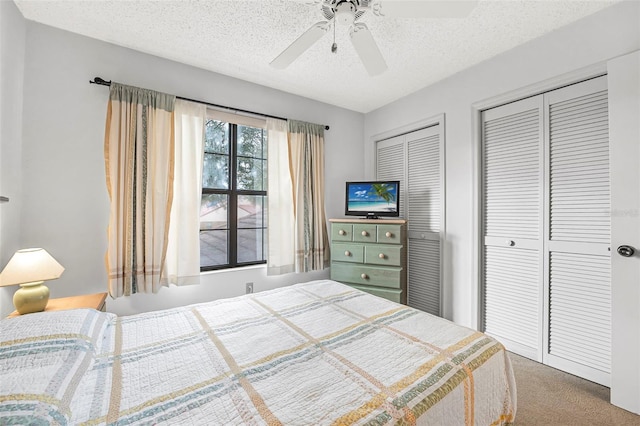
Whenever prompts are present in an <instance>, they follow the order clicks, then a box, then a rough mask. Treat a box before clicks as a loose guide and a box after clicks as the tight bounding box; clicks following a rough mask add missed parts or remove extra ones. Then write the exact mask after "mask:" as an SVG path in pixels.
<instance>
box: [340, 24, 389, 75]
mask: <svg viewBox="0 0 640 426" xmlns="http://www.w3.org/2000/svg"><path fill="white" fill-rule="evenodd" d="M349 35H350V36H351V43H353V47H354V48H355V49H356V52H358V56H360V60H361V61H362V63H363V64H364V67H365V68H366V69H367V72H368V73H369V75H371V76H375V75H378V74H381V73H382V72H384V71H386V70H387V63H386V62H385V61H384V58H383V57H382V53H380V49H379V48H378V45H377V44H376V41H375V40H374V39H373V36H372V35H371V32H370V31H369V28H368V27H367V26H366V25H365V24H363V23H362V22H357V23H355V24H354V25H353V27H352V28H351V31H350V33H349Z"/></svg>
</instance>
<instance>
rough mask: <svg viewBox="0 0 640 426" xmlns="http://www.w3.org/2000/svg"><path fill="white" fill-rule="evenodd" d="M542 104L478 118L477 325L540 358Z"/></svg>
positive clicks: (538, 100) (527, 103) (531, 101)
mask: <svg viewBox="0 0 640 426" xmlns="http://www.w3.org/2000/svg"><path fill="white" fill-rule="evenodd" d="M542 110H543V101H542V96H536V97H533V98H528V99H525V100H522V101H518V102H513V103H511V104H508V105H504V106H501V107H497V108H493V109H490V110H487V111H484V112H483V113H482V139H483V146H482V153H483V155H482V162H483V164H482V171H483V181H482V186H483V188H482V193H483V197H482V200H483V206H482V207H483V208H482V213H483V230H484V250H483V253H482V257H483V258H482V262H481V265H482V267H483V277H482V278H483V288H482V293H483V294H482V296H483V308H484V309H483V318H482V320H483V321H482V322H483V328H484V331H485V332H486V333H487V334H489V335H492V336H494V337H496V338H498V339H499V340H500V341H501V342H502V343H503V344H504V345H505V346H506V347H507V348H508V349H509V350H511V351H513V352H515V353H518V354H520V355H523V356H526V357H528V358H531V359H535V360H538V361H541V360H542V347H541V344H542V312H543V306H542V264H543V262H542V259H543V258H542V248H543V246H542V238H541V237H542V220H543V217H544V214H543V210H542V208H543V206H542V194H543V176H544V175H543V145H542V141H543V137H542V134H543V133H542V132H543V124H544V123H543V119H542Z"/></svg>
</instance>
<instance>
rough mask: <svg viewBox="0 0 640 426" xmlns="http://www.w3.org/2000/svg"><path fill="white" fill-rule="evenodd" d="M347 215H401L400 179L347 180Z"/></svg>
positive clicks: (374, 216) (372, 217)
mask: <svg viewBox="0 0 640 426" xmlns="http://www.w3.org/2000/svg"><path fill="white" fill-rule="evenodd" d="M344 210H345V215H347V216H365V217H368V218H371V219H375V218H377V217H379V216H385V217H389V216H391V217H394V216H396V217H397V216H399V215H400V181H397V180H391V181H389V180H387V181H368V182H347V189H346V200H345V209H344Z"/></svg>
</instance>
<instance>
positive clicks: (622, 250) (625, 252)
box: [617, 245, 636, 257]
mask: <svg viewBox="0 0 640 426" xmlns="http://www.w3.org/2000/svg"><path fill="white" fill-rule="evenodd" d="M617 252H618V254H619V255H620V256H624V257H631V256H633V254H634V253H635V252H636V251H635V249H634V248H633V247H631V246H627V245H622V246H620V247H618V250H617Z"/></svg>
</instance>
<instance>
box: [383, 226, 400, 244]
mask: <svg viewBox="0 0 640 426" xmlns="http://www.w3.org/2000/svg"><path fill="white" fill-rule="evenodd" d="M377 241H378V242H379V243H384V244H402V227H401V226H400V225H378V229H377Z"/></svg>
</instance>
